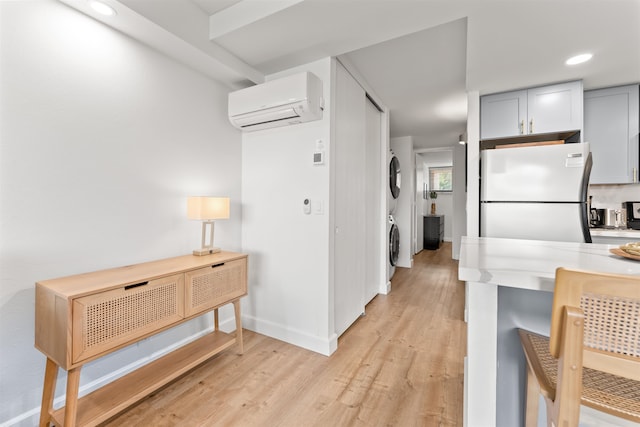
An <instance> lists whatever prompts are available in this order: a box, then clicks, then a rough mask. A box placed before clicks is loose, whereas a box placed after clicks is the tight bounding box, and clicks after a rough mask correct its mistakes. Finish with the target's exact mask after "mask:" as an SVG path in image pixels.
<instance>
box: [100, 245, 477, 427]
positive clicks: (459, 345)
mask: <svg viewBox="0 0 640 427" xmlns="http://www.w3.org/2000/svg"><path fill="white" fill-rule="evenodd" d="M463 312H464V284H463V283H462V282H459V281H457V262H455V261H452V260H451V244H450V243H445V244H444V245H442V247H441V248H440V249H439V250H437V251H428V250H427V251H422V252H420V253H419V254H417V255H416V256H415V259H414V267H413V268H412V269H403V268H399V269H397V270H396V274H395V276H394V277H393V280H392V291H391V293H390V294H389V295H378V296H377V297H375V298H374V299H373V300H372V301H371V303H369V305H367V307H366V315H365V316H362V317H361V318H360V319H359V320H358V321H357V322H356V323H355V324H354V325H353V326H352V327H351V328H349V329H348V330H347V331H346V332H345V333H344V334H343V335H342V336H341V337H340V339H339V344H338V350H337V351H336V352H335V353H334V354H333V355H332V356H331V357H325V356H322V355H319V354H317V353H313V352H310V351H307V350H304V349H302V348H299V347H295V346H292V345H289V344H287V343H284V342H281V341H278V340H275V339H272V338H269V337H266V336H263V335H259V334H256V333H253V332H251V331H246V332H245V335H244V337H245V340H244V347H245V353H244V355H243V356H241V357H239V356H237V355H236V354H235V353H234V351H233V349H231V350H228V351H226V352H224V353H223V354H221V355H219V356H218V357H216V358H214V359H212V360H210V361H209V362H207V363H205V364H203V365H202V366H200V367H199V368H197V369H195V370H193V371H192V372H190V373H189V374H187V375H186V376H184V377H183V378H181V379H179V380H178V381H176V382H175V383H173V384H171V385H169V386H167V387H166V388H164V389H162V390H160V391H159V392H157V393H155V394H154V395H152V397H150V398H148V399H146V400H144V401H143V402H141V403H140V404H139V405H137V406H135V407H133V408H131V409H130V410H129V411H128V412H125V413H123V414H122V415H120V416H119V417H117V418H115V419H113V420H111V422H110V423H108V424H107V425H110V426H142V425H153V426H178V425H179V426H243V427H245V426H303V425H304V426H461V425H462V399H463V361H464V354H465V345H466V344H465V343H466V325H465V323H464V320H463Z"/></svg>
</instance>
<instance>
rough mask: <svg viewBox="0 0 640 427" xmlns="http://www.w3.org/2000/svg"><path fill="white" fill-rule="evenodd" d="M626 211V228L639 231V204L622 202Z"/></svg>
mask: <svg viewBox="0 0 640 427" xmlns="http://www.w3.org/2000/svg"><path fill="white" fill-rule="evenodd" d="M622 205H623V206H624V207H625V208H626V209H627V228H631V229H633V230H640V202H624V203H623V204H622Z"/></svg>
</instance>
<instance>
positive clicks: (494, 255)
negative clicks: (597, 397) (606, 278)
mask: <svg viewBox="0 0 640 427" xmlns="http://www.w3.org/2000/svg"><path fill="white" fill-rule="evenodd" d="M614 247H616V246H615V245H605V244H595V243H592V244H589V243H568V242H545V241H533V240H517V239H497V238H482V237H480V238H472V237H463V238H462V245H461V251H460V263H459V269H458V278H459V279H460V280H464V281H466V282H467V283H466V298H465V320H466V321H467V357H466V359H465V379H464V380H465V396H464V424H465V426H513V425H523V424H524V421H523V419H524V418H523V414H524V407H523V402H524V390H525V383H526V379H525V362H524V356H523V354H522V350H521V348H520V342H519V339H518V336H517V332H516V328H518V327H522V328H526V329H530V330H533V331H536V332H539V333H542V334H545V335H547V336H548V335H549V323H550V313H551V304H552V300H553V287H554V278H555V270H556V268H557V267H567V268H575V269H582V270H596V271H603V272H611V273H619V274H630V275H637V276H638V285H639V286H640V261H634V260H630V259H626V258H622V257H619V256H616V255H613V254H611V253H610V252H609V249H610V248H614ZM498 401H499V402H500V405H499V410H498V406H497V402H498Z"/></svg>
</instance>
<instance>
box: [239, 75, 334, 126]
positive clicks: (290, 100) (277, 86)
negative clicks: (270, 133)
mask: <svg viewBox="0 0 640 427" xmlns="http://www.w3.org/2000/svg"><path fill="white" fill-rule="evenodd" d="M323 108H324V101H323V98H322V81H321V80H320V79H319V78H318V77H317V76H316V75H315V74H313V73H308V72H307V73H300V74H294V75H292V76H287V77H283V78H281V79H277V80H271V81H268V82H265V83H262V84H259V85H255V86H251V87H248V88H246V89H241V90H238V91H236V92H231V93H230V94H229V120H230V121H231V124H232V125H233V126H235V127H237V128H238V129H241V130H243V131H253V130H259V129H266V128H272V127H277V126H288V125H293V124H297V123H303V122H309V121H312V120H319V119H321V118H322V110H323Z"/></svg>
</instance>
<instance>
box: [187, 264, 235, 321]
mask: <svg viewBox="0 0 640 427" xmlns="http://www.w3.org/2000/svg"><path fill="white" fill-rule="evenodd" d="M185 281H186V285H185V286H186V297H185V311H186V312H185V316H187V317H188V316H192V315H194V314H198V313H201V312H203V311H206V310H210V309H212V308H215V307H217V306H219V305H222V304H226V303H228V302H230V300H232V299H234V298H238V297H241V296H243V295H246V294H247V260H246V258H243V259H238V260H234V261H229V262H225V263H221V264H214V265H212V266H211V267H205V268H201V269H198V270H193V271H188V272H186V273H185Z"/></svg>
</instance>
